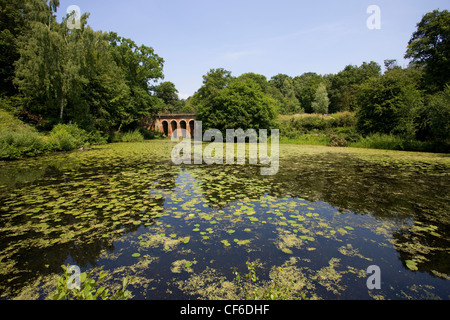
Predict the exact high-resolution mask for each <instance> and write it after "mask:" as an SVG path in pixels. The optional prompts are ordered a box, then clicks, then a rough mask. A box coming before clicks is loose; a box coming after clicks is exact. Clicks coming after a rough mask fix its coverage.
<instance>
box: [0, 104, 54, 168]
mask: <svg viewBox="0 0 450 320" xmlns="http://www.w3.org/2000/svg"><path fill="white" fill-rule="evenodd" d="M45 150H46V143H45V139H44V137H43V136H42V135H40V134H39V133H38V132H37V130H36V129H34V128H32V127H30V126H28V125H26V124H24V123H23V122H22V121H20V120H19V119H17V118H15V117H14V116H13V115H11V114H10V113H8V112H6V111H3V110H0V159H10V160H11V159H18V158H20V157H22V156H36V155H38V154H41V153H43V152H44V151H45Z"/></svg>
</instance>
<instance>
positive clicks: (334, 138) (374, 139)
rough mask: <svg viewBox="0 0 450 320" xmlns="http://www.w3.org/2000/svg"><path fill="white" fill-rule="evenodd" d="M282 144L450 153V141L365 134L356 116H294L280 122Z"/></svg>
mask: <svg viewBox="0 0 450 320" xmlns="http://www.w3.org/2000/svg"><path fill="white" fill-rule="evenodd" d="M277 123H278V127H279V128H280V135H281V136H280V143H292V144H309V145H323V146H332V147H355V148H370V149H383V150H402V151H419V152H437V153H449V152H450V140H449V139H447V140H446V141H419V140H416V139H406V138H404V137H401V136H397V135H393V134H379V133H374V134H371V135H367V136H363V135H361V134H360V133H359V132H358V130H357V127H356V123H357V119H356V117H355V115H354V113H351V112H341V113H336V114H331V115H325V116H322V115H311V114H308V115H292V116H286V115H284V116H280V117H279V118H278V119H277Z"/></svg>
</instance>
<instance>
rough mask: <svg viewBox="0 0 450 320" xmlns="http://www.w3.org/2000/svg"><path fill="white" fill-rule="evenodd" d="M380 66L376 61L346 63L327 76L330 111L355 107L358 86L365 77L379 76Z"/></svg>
mask: <svg viewBox="0 0 450 320" xmlns="http://www.w3.org/2000/svg"><path fill="white" fill-rule="evenodd" d="M380 75H381V66H380V65H379V64H377V63H376V62H373V61H371V62H369V63H367V62H363V63H362V64H361V66H359V67H358V66H353V65H348V66H346V67H345V68H344V70H342V71H341V72H339V73H337V74H335V75H331V76H328V79H329V81H330V82H331V86H330V90H329V93H330V112H332V113H334V112H339V111H345V110H350V111H353V110H355V109H356V108H357V100H356V95H357V92H358V86H359V85H360V84H362V83H363V82H364V81H366V80H367V79H370V78H372V77H379V76H380Z"/></svg>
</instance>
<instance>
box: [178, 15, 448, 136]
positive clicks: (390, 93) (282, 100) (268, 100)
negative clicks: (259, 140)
mask: <svg viewBox="0 0 450 320" xmlns="http://www.w3.org/2000/svg"><path fill="white" fill-rule="evenodd" d="M449 33H450V13H449V12H448V11H447V10H443V11H439V10H435V11H433V12H430V13H427V14H426V15H424V17H423V19H422V20H421V21H420V22H419V23H418V24H417V31H416V32H415V33H414V34H413V35H412V37H411V40H410V41H409V43H408V47H407V51H406V54H405V58H407V59H410V60H411V63H410V64H409V66H408V67H407V68H401V67H399V66H398V65H397V62H396V60H392V59H387V60H385V62H384V64H385V65H384V67H385V70H384V72H383V71H382V68H381V66H380V65H379V64H377V63H376V62H373V61H371V62H364V63H362V64H361V65H360V66H354V65H348V66H346V67H345V68H344V69H343V70H342V71H340V72H338V73H337V74H326V75H318V74H316V73H313V72H308V73H304V74H302V75H300V76H295V77H291V76H289V75H286V74H278V75H275V76H273V77H272V78H271V79H270V80H268V79H267V78H266V77H265V76H264V75H260V74H255V73H245V74H243V75H241V76H239V77H233V76H232V75H231V72H230V71H227V70H224V69H221V68H219V69H211V70H210V71H209V72H208V73H207V74H206V75H205V76H204V77H203V85H202V87H201V88H200V89H199V90H198V91H197V92H196V93H195V94H194V96H193V97H192V98H191V99H189V100H188V101H187V103H186V104H187V106H188V107H191V108H193V109H195V110H196V111H197V113H198V116H199V118H200V119H201V120H203V121H204V122H205V123H207V126H211V127H214V128H218V129H225V127H226V125H225V124H227V125H228V126H230V125H237V124H239V125H240V126H242V127H243V128H249V127H253V128H262V127H264V126H266V127H267V126H270V125H274V123H273V120H274V119H275V116H276V114H285V115H286V114H287V115H289V114H296V113H319V114H327V113H337V112H342V111H352V112H355V114H356V117H357V120H358V121H357V129H358V131H359V132H360V133H361V134H363V135H370V134H386V135H395V136H398V137H400V138H402V139H417V140H422V141H425V140H433V141H448V139H449V137H450V104H449V101H450V88H449V85H450V44H449ZM251 105H255V106H254V107H250V106H251ZM250 111H251V112H252V115H250V114H249V112H250ZM254 115H258V116H254ZM244 119H247V120H248V122H247V123H245V120H244ZM267 128H268V127H267Z"/></svg>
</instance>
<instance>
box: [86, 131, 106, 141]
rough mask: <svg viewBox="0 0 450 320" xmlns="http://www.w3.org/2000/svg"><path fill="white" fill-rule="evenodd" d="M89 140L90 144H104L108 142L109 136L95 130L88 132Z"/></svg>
mask: <svg viewBox="0 0 450 320" xmlns="http://www.w3.org/2000/svg"><path fill="white" fill-rule="evenodd" d="M87 141H88V143H89V144H90V145H102V144H107V143H108V138H107V137H106V136H104V135H102V133H101V132H100V131H97V130H94V131H91V132H89V133H88V135H87Z"/></svg>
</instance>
